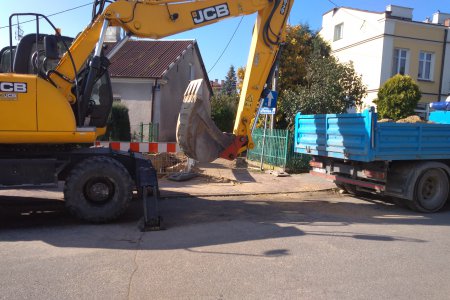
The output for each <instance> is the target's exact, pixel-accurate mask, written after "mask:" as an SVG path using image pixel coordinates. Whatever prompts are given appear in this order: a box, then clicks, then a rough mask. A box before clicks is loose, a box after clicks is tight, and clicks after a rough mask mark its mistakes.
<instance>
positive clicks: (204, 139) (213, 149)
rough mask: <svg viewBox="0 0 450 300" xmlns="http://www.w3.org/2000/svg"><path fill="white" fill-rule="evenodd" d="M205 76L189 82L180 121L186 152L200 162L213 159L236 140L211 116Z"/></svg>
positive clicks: (180, 141) (179, 135) (181, 142)
mask: <svg viewBox="0 0 450 300" xmlns="http://www.w3.org/2000/svg"><path fill="white" fill-rule="evenodd" d="M204 89H205V85H204V84H203V79H197V80H193V81H191V82H190V83H189V85H188V87H187V89H186V91H185V93H184V98H183V104H182V106H181V110H180V114H179V116H178V124H177V142H178V144H179V145H180V147H181V149H182V150H183V151H184V153H185V154H186V155H187V156H188V157H190V158H193V159H195V160H197V161H200V162H210V161H213V160H215V159H216V158H218V157H219V156H220V155H221V153H222V152H223V151H224V150H225V149H227V148H228V147H229V146H230V145H232V144H233V142H234V139H235V137H234V135H232V134H227V133H223V132H222V131H220V130H219V128H217V126H216V124H214V121H213V120H212V119H211V104H210V101H209V99H205V98H204V97H203V95H204V93H203V91H204Z"/></svg>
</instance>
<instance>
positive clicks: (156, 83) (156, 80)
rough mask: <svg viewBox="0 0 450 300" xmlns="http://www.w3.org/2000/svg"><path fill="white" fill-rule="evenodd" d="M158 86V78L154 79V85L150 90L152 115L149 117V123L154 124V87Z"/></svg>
mask: <svg viewBox="0 0 450 300" xmlns="http://www.w3.org/2000/svg"><path fill="white" fill-rule="evenodd" d="M157 86H158V78H156V79H155V84H154V85H153V88H152V115H151V118H152V119H151V120H152V121H151V122H152V123H155V122H154V121H155V119H154V115H155V100H156V87H157Z"/></svg>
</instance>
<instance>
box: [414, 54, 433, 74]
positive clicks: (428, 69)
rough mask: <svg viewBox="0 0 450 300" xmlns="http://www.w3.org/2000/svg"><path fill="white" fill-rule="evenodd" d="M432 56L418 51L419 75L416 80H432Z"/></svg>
mask: <svg viewBox="0 0 450 300" xmlns="http://www.w3.org/2000/svg"><path fill="white" fill-rule="evenodd" d="M433 69H434V54H433V53H430V52H425V51H420V53H419V74H418V75H417V78H418V79H422V80H433V71H434V70H433Z"/></svg>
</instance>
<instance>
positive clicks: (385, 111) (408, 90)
mask: <svg viewBox="0 0 450 300" xmlns="http://www.w3.org/2000/svg"><path fill="white" fill-rule="evenodd" d="M421 97H422V94H421V93H420V90H419V86H418V85H417V83H416V82H415V81H414V80H413V79H412V78H411V77H410V76H407V75H406V76H405V75H400V74H397V75H395V76H393V77H391V78H389V79H388V80H387V81H386V82H385V83H384V84H383V86H382V87H381V88H380V90H379V91H378V98H377V99H376V100H374V101H373V102H374V103H375V104H376V105H377V111H378V116H379V117H380V118H389V119H393V120H399V119H402V118H406V117H408V116H410V115H413V114H414V109H415V108H416V107H417V104H418V103H419V101H420V98H421Z"/></svg>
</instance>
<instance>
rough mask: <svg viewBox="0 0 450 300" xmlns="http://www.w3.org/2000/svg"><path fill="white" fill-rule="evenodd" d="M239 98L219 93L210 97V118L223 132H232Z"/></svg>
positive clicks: (234, 95)
mask: <svg viewBox="0 0 450 300" xmlns="http://www.w3.org/2000/svg"><path fill="white" fill-rule="evenodd" d="M238 101H239V97H238V95H237V94H236V93H234V94H232V95H227V94H223V93H219V94H217V95H214V96H213V97H211V118H212V120H213V121H214V123H216V125H217V127H218V128H219V129H220V130H222V131H224V132H232V131H233V127H234V119H235V116H236V111H237V104H238Z"/></svg>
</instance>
